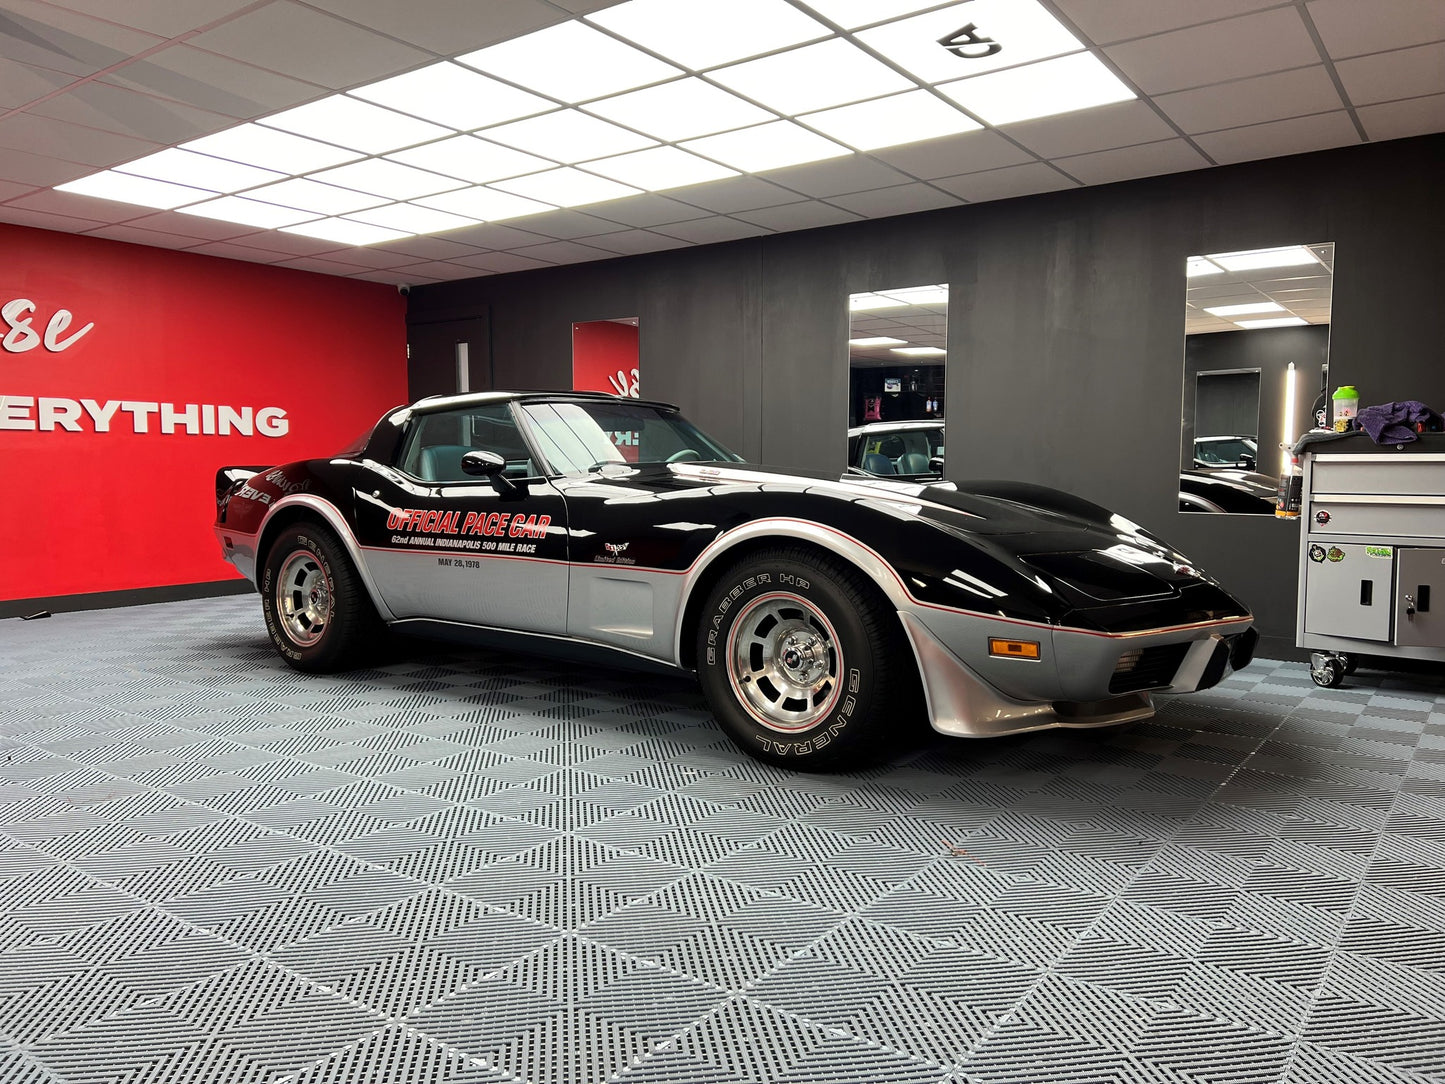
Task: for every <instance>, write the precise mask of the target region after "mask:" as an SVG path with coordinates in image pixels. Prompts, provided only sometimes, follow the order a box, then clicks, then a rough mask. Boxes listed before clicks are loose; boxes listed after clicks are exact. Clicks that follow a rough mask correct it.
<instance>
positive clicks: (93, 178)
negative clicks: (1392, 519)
mask: <svg viewBox="0 0 1445 1084" xmlns="http://www.w3.org/2000/svg"><path fill="white" fill-rule="evenodd" d="M55 190H56V191H57V192H71V193H74V194H75V195H77V196H95V197H96V198H97V199H109V200H115V202H117V203H134V204H136V205H137V206H139V207H159V208H160V209H161V210H163V211H169V210H170V209H171V208H172V207H179V206H181V205H182V204H185V203H195V202H196V201H197V200H203V199H209V198H210V197H211V196H213V195H215V193H214V192H207V191H205V190H204V189H200V188H188V187H186V186H185V185H179V184H170V183H169V182H167V181H153V180H151V179H150V178H148V177H132V176H131V175H130V174H129V173H116V172H113V171H111V170H106V171H104V172H102V173H92V174H91V175H90V176H89V177H80V178H78V179H77V180H74V181H66V182H65V183H64V184H58V185H56V186H55Z"/></svg>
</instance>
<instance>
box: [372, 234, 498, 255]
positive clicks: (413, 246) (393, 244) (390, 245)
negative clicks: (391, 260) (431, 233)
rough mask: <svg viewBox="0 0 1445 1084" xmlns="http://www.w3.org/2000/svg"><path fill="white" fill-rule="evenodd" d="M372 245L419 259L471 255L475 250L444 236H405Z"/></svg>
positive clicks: (384, 250) (382, 249) (383, 250)
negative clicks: (397, 239)
mask: <svg viewBox="0 0 1445 1084" xmlns="http://www.w3.org/2000/svg"><path fill="white" fill-rule="evenodd" d="M371 247H373V248H376V249H378V250H380V251H382V252H400V253H405V254H407V255H410V256H412V257H414V258H415V259H418V260H450V259H454V258H456V257H458V256H469V255H471V254H472V252H474V251H475V250H474V249H473V248H472V247H471V246H470V245H460V244H457V243H456V242H455V241H448V240H446V239H445V238H442V237H403V238H402V239H401V240H400V241H385V242H383V243H382V244H379V245H373V246H371Z"/></svg>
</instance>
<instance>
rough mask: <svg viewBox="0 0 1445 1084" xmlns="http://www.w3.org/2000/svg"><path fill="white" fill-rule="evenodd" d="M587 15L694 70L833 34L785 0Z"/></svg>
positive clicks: (633, 3)
mask: <svg viewBox="0 0 1445 1084" xmlns="http://www.w3.org/2000/svg"><path fill="white" fill-rule="evenodd" d="M864 2H868V0H864ZM587 19H588V21H589V22H593V23H596V24H597V25H598V26H603V27H606V28H607V29H608V30H611V31H612V32H613V33H614V34H620V35H621V36H622V37H624V38H627V39H628V40H629V41H635V42H636V43H637V44H638V45H641V46H642V47H643V48H645V49H651V50H652V51H653V52H655V53H661V54H662V55H663V56H666V57H670V58H672V59H673V60H675V61H677V63H679V64H684V65H686V66H687V67H689V68H691V69H692V70H693V71H702V70H703V69H705V68H711V67H715V66H716V65H718V64H727V63H729V62H731V61H734V60H744V59H746V58H748V57H753V56H761V55H762V54H763V53H771V52H772V51H773V50H775V49H786V48H787V47H788V46H790V45H802V44H803V43H804V42H809V41H818V40H820V39H822V38H826V37H830V36H831V35H832V33H833V32H832V31H831V30H830V29H829V28H828V27H826V26H824V25H823V24H822V23H820V22H818V20H817V19H814V18H812V17H811V16H809V15H807V14H805V13H803V12H801V11H799V10H798V9H797V8H795V7H793V6H792V5H791V4H789V3H787V2H786V0H728V3H727V4H724V5H718V6H717V7H715V8H713V9H711V10H707V11H702V10H700V7H699V5H697V4H695V3H686V2H681V0H629V2H628V3H625V4H618V5H616V6H615V7H610V8H607V9H605V10H603V11H598V12H594V13H593V14H591V15H588V16H587Z"/></svg>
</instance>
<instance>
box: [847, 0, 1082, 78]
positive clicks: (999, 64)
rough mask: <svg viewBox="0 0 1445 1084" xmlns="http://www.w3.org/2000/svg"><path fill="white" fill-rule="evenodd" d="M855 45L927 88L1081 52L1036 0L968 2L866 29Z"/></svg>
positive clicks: (981, 0)
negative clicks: (893, 64)
mask: <svg viewBox="0 0 1445 1084" xmlns="http://www.w3.org/2000/svg"><path fill="white" fill-rule="evenodd" d="M865 2H866V0H865ZM970 28H971V29H970ZM858 40H859V41H861V42H862V43H863V44H864V45H866V46H868V47H869V48H870V49H873V50H875V51H876V52H877V53H878V54H879V55H880V56H884V57H886V58H887V59H889V60H891V61H893V63H895V64H897V65H898V66H899V67H900V68H902V69H904V70H905V71H910V72H912V73H913V74H914V75H916V76H918V78H920V79H922V80H923V81H924V82H925V83H940V82H942V81H943V80H945V79H961V78H963V77H965V76H970V75H981V74H983V73H984V72H990V71H994V70H995V69H997V68H1011V67H1013V66H1015V65H1017V64H1027V63H1029V62H1031V61H1035V60H1043V59H1045V58H1046V57H1051V56H1060V55H1062V54H1064V53H1072V52H1077V51H1078V50H1079V49H1082V48H1083V47H1084V46H1083V44H1082V43H1081V42H1080V41H1079V39H1078V38H1076V37H1074V35H1073V34H1071V33H1069V31H1068V30H1067V29H1065V28H1064V25H1063V24H1062V23H1060V22H1059V20H1057V19H1055V18H1054V17H1053V16H1052V15H1050V14H1049V12H1048V11H1046V10H1045V9H1044V7H1043V5H1042V4H1040V3H1038V0H966V2H964V3H961V4H954V5H953V6H951V7H946V8H942V9H940V10H938V11H930V12H928V13H927V14H925V15H915V16H913V18H911V19H902V20H900V21H898V22H894V23H889V24H888V25H887V26H879V27H875V28H874V29H872V30H864V31H862V32H861V33H859V34H858ZM948 42H953V44H952V45H950V44H947V43H948Z"/></svg>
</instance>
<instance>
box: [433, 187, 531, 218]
mask: <svg viewBox="0 0 1445 1084" xmlns="http://www.w3.org/2000/svg"><path fill="white" fill-rule="evenodd" d="M416 202H417V203H420V204H421V205H422V206H423V207H435V208H436V209H437V210H438V211H447V212H449V213H450V214H454V215H462V216H463V217H465V218H475V219H476V220H477V221H478V222H501V221H503V220H505V219H508V218H521V217H522V216H523V215H535V214H539V213H540V212H542V211H555V210H556V209H557V208H556V207H555V206H553V205H552V204H549V203H538V202H537V201H536V200H534V199H523V198H522V197H521V196H514V195H512V194H511V193H510V192H498V191H497V190H496V189H495V188H482V187H480V186H478V187H475V188H463V189H461V190H459V191H457V192H446V193H444V194H442V195H440V196H428V197H427V198H426V199H421V200H417V201H416Z"/></svg>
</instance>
